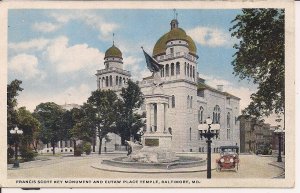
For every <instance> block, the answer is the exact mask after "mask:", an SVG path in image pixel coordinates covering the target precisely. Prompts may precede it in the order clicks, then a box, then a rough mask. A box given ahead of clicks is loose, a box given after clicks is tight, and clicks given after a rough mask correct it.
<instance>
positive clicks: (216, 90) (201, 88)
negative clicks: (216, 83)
mask: <svg viewBox="0 0 300 193" xmlns="http://www.w3.org/2000/svg"><path fill="white" fill-rule="evenodd" d="M197 89H198V90H205V89H208V90H211V91H213V92H217V93H220V94H223V95H225V96H226V97H230V98H235V99H237V100H241V99H240V98H239V97H237V96H234V95H232V94H230V93H228V92H223V91H219V90H218V89H215V88H213V87H211V86H208V85H207V84H205V83H203V82H198V85H197Z"/></svg>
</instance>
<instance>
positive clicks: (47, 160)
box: [7, 152, 122, 170]
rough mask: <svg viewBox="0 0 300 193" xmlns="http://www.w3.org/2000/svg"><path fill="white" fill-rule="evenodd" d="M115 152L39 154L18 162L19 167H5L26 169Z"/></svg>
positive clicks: (8, 167) (95, 157) (93, 157)
mask: <svg viewBox="0 0 300 193" xmlns="http://www.w3.org/2000/svg"><path fill="white" fill-rule="evenodd" d="M115 154H117V153H116V152H115V153H103V154H101V155H99V154H96V153H93V154H90V155H86V154H82V155H81V156H77V157H74V156H73V155H72V154H62V155H55V156H52V155H39V156H38V157H36V160H33V161H29V162H23V163H20V167H19V168H13V164H8V165H7V169H8V170H20V169H28V168H37V167H42V166H46V165H53V164H57V163H61V162H66V161H77V160H82V159H97V158H103V157H106V156H112V155H115ZM121 154H122V153H118V155H121Z"/></svg>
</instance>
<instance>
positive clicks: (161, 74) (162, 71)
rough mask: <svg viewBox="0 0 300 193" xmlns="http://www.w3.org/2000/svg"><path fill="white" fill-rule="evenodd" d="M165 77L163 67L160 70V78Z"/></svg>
mask: <svg viewBox="0 0 300 193" xmlns="http://www.w3.org/2000/svg"><path fill="white" fill-rule="evenodd" d="M164 76H165V68H164V67H163V68H162V69H160V77H164Z"/></svg>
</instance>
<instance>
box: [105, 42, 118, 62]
mask: <svg viewBox="0 0 300 193" xmlns="http://www.w3.org/2000/svg"><path fill="white" fill-rule="evenodd" d="M108 57H116V58H121V59H123V58H122V52H121V51H120V49H119V48H117V47H116V46H115V45H112V47H110V48H108V50H106V52H105V57H104V59H105V58H108Z"/></svg>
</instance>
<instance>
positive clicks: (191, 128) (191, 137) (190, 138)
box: [190, 128, 192, 141]
mask: <svg viewBox="0 0 300 193" xmlns="http://www.w3.org/2000/svg"><path fill="white" fill-rule="evenodd" d="M190 141H192V128H190Z"/></svg>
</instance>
